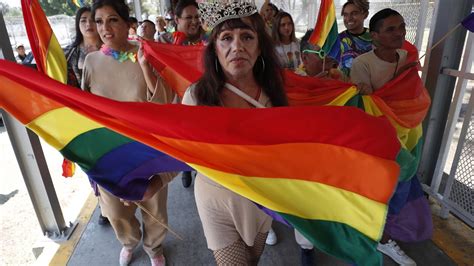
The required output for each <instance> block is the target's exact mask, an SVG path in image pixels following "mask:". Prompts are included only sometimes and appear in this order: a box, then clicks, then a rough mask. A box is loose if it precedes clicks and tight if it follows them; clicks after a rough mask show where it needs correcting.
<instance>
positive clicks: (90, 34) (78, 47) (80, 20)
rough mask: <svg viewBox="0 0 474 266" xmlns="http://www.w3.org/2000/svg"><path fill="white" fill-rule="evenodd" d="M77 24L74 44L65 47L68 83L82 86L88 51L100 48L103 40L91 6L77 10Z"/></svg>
mask: <svg viewBox="0 0 474 266" xmlns="http://www.w3.org/2000/svg"><path fill="white" fill-rule="evenodd" d="M75 26H76V37H75V38H74V41H73V42H72V44H70V45H68V46H67V47H66V48H65V49H64V55H65V56H66V61H67V67H68V84H69V85H71V86H74V87H78V88H80V87H81V80H82V69H83V67H84V59H85V58H86V55H87V54H88V53H90V52H94V51H97V50H99V49H100V46H101V45H102V41H101V40H100V37H99V34H98V33H97V28H96V25H95V22H94V19H93V18H92V15H91V8H90V7H81V8H79V9H78V10H77V12H76V21H75Z"/></svg>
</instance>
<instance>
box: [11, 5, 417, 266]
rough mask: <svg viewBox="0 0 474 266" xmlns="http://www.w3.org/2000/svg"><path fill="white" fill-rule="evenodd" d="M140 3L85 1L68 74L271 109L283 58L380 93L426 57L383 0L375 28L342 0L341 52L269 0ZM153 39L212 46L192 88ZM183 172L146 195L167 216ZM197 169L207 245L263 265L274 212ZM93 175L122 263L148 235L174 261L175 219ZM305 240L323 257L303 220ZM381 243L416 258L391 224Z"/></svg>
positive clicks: (102, 85) (307, 250)
mask: <svg viewBox="0 0 474 266" xmlns="http://www.w3.org/2000/svg"><path fill="white" fill-rule="evenodd" d="M209 5H219V6H218V8H215V7H214V8H209ZM239 5H240V7H239ZM241 5H247V8H245V12H239V13H238V14H239V15H233V16H229V15H227V17H226V15H225V14H230V13H231V12H227V13H225V12H224V11H232V9H235V8H242V6H241ZM219 8H220V9H223V10H219ZM225 9H227V10H225ZM240 10H242V9H240ZM211 11H213V12H219V11H222V12H223V13H221V14H219V15H218V16H217V15H215V14H209V12H211ZM129 12H130V10H129V7H128V6H127V4H126V2H125V1H124V0H96V1H94V3H93V5H92V7H82V8H80V9H79V10H78V11H77V13H76V20H75V26H76V37H75V39H74V40H73V42H72V44H71V45H69V46H68V47H67V48H66V49H65V55H66V59H67V62H68V84H69V85H71V86H75V87H77V88H80V89H82V90H84V91H87V92H90V93H93V94H96V95H100V96H103V97H107V98H110V99H113V100H117V101H134V102H153V103H157V104H168V103H181V104H185V105H203V106H221V107H229V108H271V107H276V106H287V105H288V99H287V96H286V95H285V90H284V83H283V77H282V74H281V73H282V70H283V69H286V70H289V71H294V72H295V73H297V74H299V75H303V76H309V77H315V78H323V79H337V80H341V81H345V82H352V83H354V84H356V86H357V88H358V89H359V92H360V93H361V94H371V93H373V92H374V91H375V90H377V89H379V88H380V87H382V86H383V85H384V84H385V83H387V82H388V81H390V80H391V79H393V78H395V77H397V76H398V75H399V74H400V73H401V72H403V71H404V70H406V69H408V68H409V67H412V66H414V65H415V64H416V62H406V58H407V52H406V51H405V50H403V49H401V48H402V45H403V42H404V40H405V33H406V31H405V23H404V19H403V17H402V16H401V15H400V14H399V13H398V12H397V11H395V10H392V9H388V8H387V9H383V10H381V11H379V12H377V13H376V14H374V15H373V16H372V18H371V19H370V23H369V28H366V27H364V21H365V20H366V19H367V18H368V15H369V3H368V1H367V0H348V1H347V2H346V3H345V4H344V5H343V8H342V12H341V14H340V15H341V16H342V18H343V21H344V25H345V27H346V29H345V30H344V31H342V32H341V33H339V38H340V40H341V44H340V45H341V54H340V56H339V58H333V57H330V56H329V55H328V53H327V52H326V51H324V50H323V49H322V48H321V47H319V46H318V45H315V44H313V43H311V42H310V37H311V35H312V33H313V29H309V30H308V31H307V32H306V33H305V34H304V36H303V37H302V39H301V40H299V39H297V38H296V35H295V24H294V21H293V18H292V16H291V14H289V13H288V12H285V11H284V10H280V9H278V7H276V6H275V5H274V4H272V3H270V2H269V0H266V1H265V2H264V4H263V6H262V8H261V9H260V12H258V10H257V8H256V6H255V5H254V4H253V3H251V2H250V1H237V3H230V2H229V3H226V4H215V3H214V2H213V1H210V2H209V3H200V4H199V5H198V3H197V2H196V1H195V0H179V1H178V2H177V5H176V6H175V9H174V11H173V12H168V13H167V14H166V15H165V16H163V17H161V16H160V17H157V18H156V20H155V21H151V20H143V21H140V22H139V21H137V19H135V18H133V17H130V16H129ZM142 39H144V40H148V41H157V42H161V43H167V44H171V45H204V46H206V47H205V52H204V55H203V56H204V60H203V62H204V74H203V75H202V77H201V78H200V79H199V80H198V81H197V82H196V83H195V84H192V85H191V86H190V87H189V88H188V90H187V91H186V93H185V94H184V96H183V98H182V99H180V98H179V97H178V96H177V95H176V94H175V92H174V91H173V90H172V89H171V88H170V87H169V86H168V85H167V84H166V82H165V81H164V80H163V79H162V78H161V77H160V76H159V74H157V72H156V71H154V69H153V68H152V67H151V65H150V64H149V63H148V62H147V60H146V59H145V57H144V55H143V51H142V49H141V46H140V41H141V40H142ZM17 52H18V60H21V61H24V60H25V59H26V57H27V55H26V54H25V52H24V47H23V46H22V45H19V46H17ZM111 76H113V77H115V78H114V79H111V78H110V77H111ZM270 77H271V78H270ZM315 82H318V79H315ZM176 175H177V173H172V172H170V173H160V174H156V175H155V176H154V177H153V179H152V184H151V185H150V186H149V188H148V190H147V192H146V193H145V197H144V198H143V200H142V202H141V203H142V205H143V206H145V207H146V208H147V209H148V211H149V212H150V213H151V214H153V215H154V216H155V217H156V218H158V219H159V220H160V221H161V222H162V223H164V224H166V223H167V210H166V201H167V184H168V183H169V182H170V181H171V180H172V179H173V178H174V177H175V176H176ZM193 175H194V173H191V172H183V173H181V177H182V183H183V186H184V187H189V186H191V184H192V176H193ZM195 176H196V177H195V185H194V190H195V200H196V205H197V208H198V212H199V217H200V219H201V222H202V227H203V230H204V234H205V237H206V241H207V246H208V248H209V249H210V250H211V251H212V252H213V254H214V257H215V261H216V263H217V265H257V263H258V261H259V258H260V256H261V254H262V252H263V250H264V247H265V244H269V245H273V244H275V243H276V242H277V237H276V235H275V232H274V231H273V230H272V229H271V225H272V218H271V217H270V216H268V215H267V214H265V213H264V212H263V211H262V210H261V209H259V208H258V207H257V206H256V205H255V204H254V203H253V202H251V201H250V200H248V199H246V198H244V197H242V196H240V195H238V194H236V193H234V192H232V191H230V190H228V189H226V188H225V187H223V186H221V185H219V184H217V183H215V182H214V181H212V180H211V179H209V178H208V177H206V176H205V175H203V174H201V173H197V174H195ZM92 185H93V187H94V188H95V190H96V195H97V196H98V197H99V203H100V207H101V212H102V215H100V220H99V223H100V224H108V223H110V225H111V226H112V227H113V229H114V232H115V235H116V237H117V239H118V241H120V243H121V244H122V250H121V252H120V255H119V263H120V265H128V264H129V263H130V261H131V260H132V255H133V250H134V249H135V247H137V245H138V244H139V242H140V241H141V239H142V237H143V247H144V249H145V251H146V253H147V254H148V256H149V257H150V261H151V265H165V264H166V259H165V256H164V254H163V247H162V242H163V240H164V238H165V235H166V232H167V230H166V228H164V227H163V226H161V225H160V224H159V223H157V222H156V221H155V220H154V219H152V217H150V216H149V214H147V213H145V212H143V213H142V221H141V223H142V224H143V227H141V224H140V221H139V220H137V218H136V217H135V211H136V208H137V207H136V205H134V204H132V203H130V202H126V201H124V200H122V199H120V198H118V197H116V196H114V195H113V194H111V193H109V192H108V191H107V190H105V189H103V188H101V187H100V186H97V184H92ZM141 228H143V229H141ZM295 240H296V242H297V243H298V244H299V245H300V247H301V264H302V265H314V264H315V258H314V247H313V245H312V243H311V242H310V241H308V240H307V239H306V238H305V237H304V236H303V235H302V234H300V233H299V232H298V231H297V230H295ZM378 249H379V250H380V251H381V252H383V253H384V254H386V255H388V256H390V257H391V258H392V259H394V260H395V261H396V262H397V263H398V264H400V265H416V263H415V262H414V261H413V260H412V259H411V258H409V257H408V256H407V255H406V254H405V253H404V252H403V251H402V250H401V249H400V247H399V246H398V245H397V243H396V242H395V241H393V240H392V239H391V238H390V236H389V235H387V234H384V235H383V237H382V240H381V242H380V243H379V244H378Z"/></svg>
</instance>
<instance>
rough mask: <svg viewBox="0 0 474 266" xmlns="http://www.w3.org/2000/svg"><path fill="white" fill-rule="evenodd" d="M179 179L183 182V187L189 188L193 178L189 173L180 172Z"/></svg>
mask: <svg viewBox="0 0 474 266" xmlns="http://www.w3.org/2000/svg"><path fill="white" fill-rule="evenodd" d="M181 178H182V181H183V187H189V186H191V183H192V182H193V178H192V176H191V171H185V172H182V174H181Z"/></svg>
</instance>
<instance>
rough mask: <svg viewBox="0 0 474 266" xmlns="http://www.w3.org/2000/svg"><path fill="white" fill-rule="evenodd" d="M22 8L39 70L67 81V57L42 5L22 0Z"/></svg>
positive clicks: (34, 0) (61, 80) (33, 1)
mask: <svg viewBox="0 0 474 266" xmlns="http://www.w3.org/2000/svg"><path fill="white" fill-rule="evenodd" d="M21 9H22V11H23V19H24V21H25V27H26V32H27V34H28V39H29V40H30V45H31V50H32V52H33V55H34V56H35V60H36V65H37V67H38V70H39V71H40V72H42V73H45V74H46V75H48V76H49V77H51V78H53V79H55V80H57V81H59V82H61V83H66V82H67V62H66V57H65V56H64V52H63V50H62V48H61V45H60V44H59V41H58V39H57V38H56V36H55V35H54V32H53V30H52V28H51V26H50V25H49V22H48V19H47V18H46V15H45V13H44V11H43V9H42V8H41V5H40V4H39V2H38V1H37V0H21Z"/></svg>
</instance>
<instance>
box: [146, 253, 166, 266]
mask: <svg viewBox="0 0 474 266" xmlns="http://www.w3.org/2000/svg"><path fill="white" fill-rule="evenodd" d="M150 261H151V266H165V265H166V259H165V256H163V254H162V255H159V256H155V257H153V258H150Z"/></svg>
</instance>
